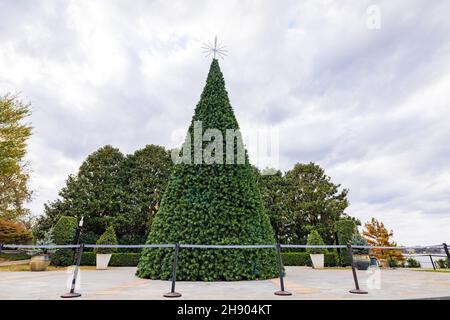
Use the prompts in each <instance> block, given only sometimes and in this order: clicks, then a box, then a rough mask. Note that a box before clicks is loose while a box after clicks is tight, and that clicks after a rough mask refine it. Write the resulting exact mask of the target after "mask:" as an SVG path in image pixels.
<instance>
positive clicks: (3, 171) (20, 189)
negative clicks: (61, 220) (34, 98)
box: [0, 95, 32, 221]
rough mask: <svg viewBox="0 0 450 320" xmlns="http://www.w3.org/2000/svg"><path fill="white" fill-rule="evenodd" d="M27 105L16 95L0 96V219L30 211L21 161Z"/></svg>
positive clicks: (25, 172)
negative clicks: (26, 206)
mask: <svg viewBox="0 0 450 320" xmlns="http://www.w3.org/2000/svg"><path fill="white" fill-rule="evenodd" d="M30 114H31V111H30V105H29V104H26V103H23V102H22V101H20V100H19V99H18V98H17V97H16V96H12V95H6V96H3V97H0V219H4V220H10V221H17V220H20V219H21V218H23V217H25V216H26V215H28V214H29V213H30V212H29V210H28V209H27V208H25V207H24V204H25V203H27V202H28V201H30V200H31V195H32V193H31V191H30V190H29V188H28V180H29V174H30V170H29V165H28V163H27V162H26V161H25V155H26V148H27V141H28V139H29V138H30V136H31V134H32V132H31V129H32V128H31V126H30V125H29V123H26V122H25V119H26V118H27V117H28V116H30Z"/></svg>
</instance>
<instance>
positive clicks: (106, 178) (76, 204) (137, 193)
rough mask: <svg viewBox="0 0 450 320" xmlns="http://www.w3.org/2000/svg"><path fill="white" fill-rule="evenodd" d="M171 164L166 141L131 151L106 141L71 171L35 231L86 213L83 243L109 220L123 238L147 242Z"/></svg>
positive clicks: (90, 240)
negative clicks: (129, 152) (165, 145)
mask: <svg viewBox="0 0 450 320" xmlns="http://www.w3.org/2000/svg"><path fill="white" fill-rule="evenodd" d="M171 170H172V161H171V158H170V153H169V151H167V150H165V149H164V148H163V147H160V146H155V145H148V146H146V147H145V148H143V149H140V150H137V151H136V152H135V153H134V154H130V155H127V156H126V157H125V156H124V155H123V154H122V153H121V152H120V151H119V150H118V149H116V148H113V147H112V146H109V145H107V146H104V147H102V148H100V149H98V150H97V151H95V152H93V153H92V154H90V155H89V156H88V157H87V159H86V160H85V161H84V162H83V164H82V165H81V166H80V169H79V171H78V173H77V174H76V175H70V176H69V178H68V179H67V182H66V186H65V187H64V188H63V189H62V190H61V191H60V193H59V196H60V198H59V199H57V200H55V201H53V202H52V203H49V204H46V205H45V212H44V213H45V214H44V215H43V216H42V217H41V218H40V219H39V220H38V223H37V226H36V228H35V229H34V230H33V233H34V234H35V236H36V237H37V238H40V237H42V236H43V234H44V232H45V231H46V230H49V229H50V228H51V226H52V225H54V224H55V223H56V221H58V219H59V218H60V217H61V216H63V215H69V216H73V217H78V218H80V217H81V216H84V226H83V232H82V234H81V239H82V240H81V241H82V242H83V243H95V241H96V240H97V239H98V237H99V236H100V235H101V234H102V232H103V231H104V230H105V229H106V228H107V227H108V226H109V225H112V226H114V229H115V230H116V232H117V236H118V238H119V240H120V242H121V243H123V244H131V243H144V242H145V240H146V235H147V231H148V228H149V226H150V223H151V219H152V217H153V215H154V213H155V212H156V211H157V209H158V206H159V203H160V200H161V197H162V193H163V192H164V189H165V187H166V185H167V180H168V177H169V175H170V172H171Z"/></svg>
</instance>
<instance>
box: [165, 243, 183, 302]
mask: <svg viewBox="0 0 450 320" xmlns="http://www.w3.org/2000/svg"><path fill="white" fill-rule="evenodd" d="M179 249H180V244H179V243H176V244H175V252H174V254H173V272H172V287H171V290H170V292H168V293H166V294H164V295H163V296H164V297H166V298H178V297H181V293H178V292H176V291H175V282H176V280H177V264H178V251H179Z"/></svg>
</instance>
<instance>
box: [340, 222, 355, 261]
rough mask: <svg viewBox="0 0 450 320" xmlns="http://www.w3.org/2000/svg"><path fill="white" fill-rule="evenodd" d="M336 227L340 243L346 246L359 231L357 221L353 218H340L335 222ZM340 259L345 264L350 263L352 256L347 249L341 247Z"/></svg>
mask: <svg viewBox="0 0 450 320" xmlns="http://www.w3.org/2000/svg"><path fill="white" fill-rule="evenodd" d="M335 228H336V233H337V238H338V242H339V244H340V245H344V246H346V245H347V244H350V241H351V239H352V237H353V235H354V234H355V233H357V232H358V229H357V228H356V223H355V221H353V220H351V219H341V220H338V221H337V222H336V224H335ZM340 261H341V265H343V266H345V265H348V264H350V258H349V255H348V250H347V249H340Z"/></svg>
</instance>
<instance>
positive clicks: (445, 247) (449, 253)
mask: <svg viewBox="0 0 450 320" xmlns="http://www.w3.org/2000/svg"><path fill="white" fill-rule="evenodd" d="M442 245H443V246H444V250H445V254H446V255H447V265H448V267H449V268H450V252H449V251H448V246H447V244H446V243H443V244H442Z"/></svg>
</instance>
